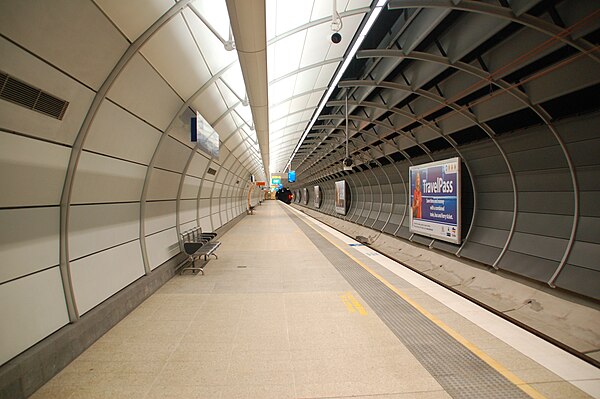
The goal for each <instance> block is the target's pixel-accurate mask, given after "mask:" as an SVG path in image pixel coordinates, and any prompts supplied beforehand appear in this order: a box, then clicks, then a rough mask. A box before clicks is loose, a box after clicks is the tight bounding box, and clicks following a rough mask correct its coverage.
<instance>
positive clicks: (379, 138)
mask: <svg viewBox="0 0 600 399" xmlns="http://www.w3.org/2000/svg"><path fill="white" fill-rule="evenodd" d="M352 130H353V131H355V132H360V133H362V134H363V135H366V136H371V137H373V138H375V141H377V140H379V141H383V142H384V143H386V144H388V145H390V146H392V147H394V146H395V145H396V144H395V143H394V142H393V141H391V140H388V139H385V138H382V137H379V136H377V135H376V134H373V133H369V132H368V131H366V130H358V129H352ZM444 137H445V136H444ZM354 141H355V140H354V139H353V140H352V142H354ZM370 146H371V144H365V146H364V147H362V148H366V147H370ZM401 152H402V151H401ZM403 155H404V156H405V158H406V159H407V160H408V159H410V157H409V156H408V155H407V154H405V153H403ZM426 155H427V156H428V157H429V159H430V160H432V161H433V157H432V156H431V153H430V152H429V151H428V152H427V153H426ZM322 159H324V158H323V157H321V158H320V159H319V160H318V161H316V162H315V163H313V164H312V165H311V166H314V165H316V164H317V163H319V162H320V161H321V160H322ZM340 159H341V158H336V159H335V160H334V162H337V161H338V160H340ZM409 162H410V164H411V165H412V161H409Z"/></svg>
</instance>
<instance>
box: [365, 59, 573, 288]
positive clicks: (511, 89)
mask: <svg viewBox="0 0 600 399" xmlns="http://www.w3.org/2000/svg"><path fill="white" fill-rule="evenodd" d="M357 57H358V58H366V57H402V58H408V59H414V60H419V61H429V62H434V63H438V64H441V65H446V66H449V67H452V68H455V69H458V70H460V71H463V72H465V73H468V74H471V75H474V76H476V77H479V78H480V79H482V81H485V83H488V82H491V83H493V84H494V85H495V86H497V87H499V88H501V89H502V90H503V92H507V93H508V94H510V95H512V96H513V97H514V98H515V99H517V100H518V101H520V102H521V103H523V104H524V105H525V106H527V107H529V108H530V109H531V110H532V111H533V112H534V113H536V114H537V115H538V116H539V117H540V119H542V121H543V122H544V123H545V124H546V126H547V127H548V129H549V130H550V132H551V133H552V134H553V135H554V137H555V138H556V140H557V141H558V144H559V146H560V148H561V150H562V152H563V155H564V157H565V159H566V161H567V165H568V167H569V172H570V174H571V183H572V185H573V195H574V206H573V224H572V228H571V234H570V236H569V241H568V243H567V247H566V248H565V252H564V254H563V257H562V259H561V261H560V263H559V266H558V267H557V269H556V271H555V273H554V274H553V276H552V277H551V278H550V280H549V281H548V285H549V286H551V287H552V288H554V282H555V281H556V278H558V275H559V274H560V272H561V271H562V269H563V268H564V266H565V264H566V262H567V259H568V257H569V255H570V253H571V250H572V247H573V244H574V242H575V236H576V233H577V227H578V222H579V185H578V182H577V174H576V171H575V166H574V165H573V161H572V159H571V156H570V154H569V152H568V149H567V146H566V145H565V143H564V141H563V139H562V137H561V136H560V134H559V133H558V131H557V130H556V128H555V127H554V125H553V124H552V121H551V117H550V115H548V113H547V112H546V111H545V110H544V109H543V107H542V106H540V105H539V104H533V103H532V102H531V100H530V99H529V96H528V95H527V94H526V93H524V92H522V91H521V90H518V89H517V88H516V87H515V86H513V85H511V84H510V83H508V82H506V81H504V80H502V79H494V78H493V77H492V76H493V73H492V74H489V73H487V72H485V71H483V70H482V69H480V68H477V67H474V66H472V65H469V64H467V63H464V62H454V63H452V62H450V60H449V59H448V58H446V57H443V56H439V55H435V54H429V53H423V52H411V53H410V54H404V53H402V52H401V51H398V50H365V51H361V52H359V53H358V55H357ZM469 173H470V171H469ZM474 194H475V193H474ZM474 198H475V196H474ZM474 208H475V207H474ZM474 220H475V212H474V213H473V219H472V222H473V221H474ZM470 232H471V230H469V233H468V234H467V237H465V242H466V240H467V238H468V237H469V235H470ZM510 236H511V237H512V234H510ZM463 246H464V243H463V245H462V246H461V248H460V249H459V250H458V252H457V255H458V254H459V252H460V251H461V250H462V248H463ZM501 255H503V253H502V254H501ZM499 261H500V257H499V258H498V259H497V260H496V262H495V264H497V263H498V262H499Z"/></svg>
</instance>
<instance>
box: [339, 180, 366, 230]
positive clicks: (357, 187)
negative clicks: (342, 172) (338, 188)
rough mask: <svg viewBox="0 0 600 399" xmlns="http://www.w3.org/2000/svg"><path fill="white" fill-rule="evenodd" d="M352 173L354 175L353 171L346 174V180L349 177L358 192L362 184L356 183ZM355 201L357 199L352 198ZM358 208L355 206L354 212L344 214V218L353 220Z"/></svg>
mask: <svg viewBox="0 0 600 399" xmlns="http://www.w3.org/2000/svg"><path fill="white" fill-rule="evenodd" d="M352 175H353V174H352V173H349V174H347V175H346V176H344V178H345V180H346V178H347V179H348V180H350V181H351V182H352V186H354V189H355V190H356V193H358V189H359V187H360V189H361V190H362V186H359V185H357V184H356V182H355V181H354V177H353V176H352ZM334 189H335V185H334ZM363 193H364V190H363ZM363 195H364V194H363ZM355 201H356V199H354V200H352V202H355ZM357 209H358V207H356V206H354V212H352V215H349V214H346V215H344V220H350V221H352V217H353V216H354V215H356V210H357ZM361 212H362V210H361Z"/></svg>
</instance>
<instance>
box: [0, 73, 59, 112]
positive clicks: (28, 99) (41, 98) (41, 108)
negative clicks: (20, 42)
mask: <svg viewBox="0 0 600 399" xmlns="http://www.w3.org/2000/svg"><path fill="white" fill-rule="evenodd" d="M0 98H2V99H3V100H6V101H10V102H12V103H15V104H18V105H21V106H23V107H25V108H28V109H31V110H33V111H37V112H39V113H42V114H44V115H48V116H51V117H53V118H56V119H58V120H62V118H63V116H64V115H65V112H66V111H67V107H68V106H69V103H68V101H64V100H61V99H60V98H56V97H54V96H53V95H51V94H48V93H46V92H44V91H42V90H40V89H37V88H35V87H33V86H30V85H28V84H27V83H25V82H23V81H20V80H18V79H15V78H13V77H11V76H9V75H7V74H5V73H2V72H0Z"/></svg>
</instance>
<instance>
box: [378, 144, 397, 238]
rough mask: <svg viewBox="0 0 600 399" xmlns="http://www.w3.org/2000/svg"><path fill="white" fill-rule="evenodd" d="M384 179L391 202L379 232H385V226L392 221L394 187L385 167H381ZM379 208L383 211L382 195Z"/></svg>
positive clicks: (392, 162)
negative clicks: (388, 188) (386, 182)
mask: <svg viewBox="0 0 600 399" xmlns="http://www.w3.org/2000/svg"><path fill="white" fill-rule="evenodd" d="M385 158H386V159H387V160H388V161H389V162H390V164H391V165H395V162H394V160H393V159H392V158H391V157H390V156H388V155H386V156H385ZM381 169H382V171H383V173H384V175H385V178H386V179H387V181H388V185H389V186H390V194H391V196H392V199H391V202H390V213H389V215H388V217H387V220H386V221H385V223H384V224H383V226H381V232H383V231H384V230H385V228H386V227H387V225H388V224H389V223H390V220H391V219H392V210H393V209H394V186H393V185H392V180H391V179H390V176H389V175H388V173H387V171H386V170H385V166H382V167H381ZM396 170H398V168H396ZM381 204H382V205H381V207H382V209H383V193H382V194H381Z"/></svg>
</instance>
